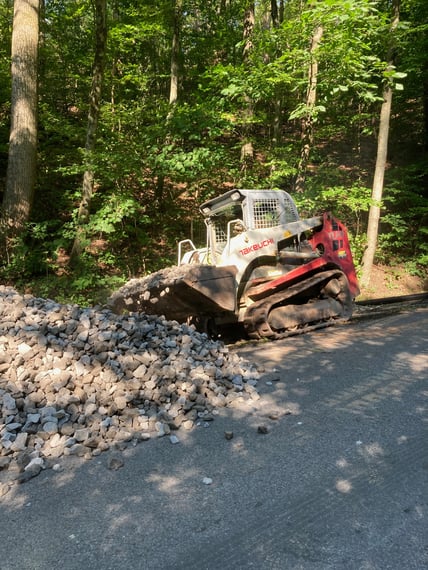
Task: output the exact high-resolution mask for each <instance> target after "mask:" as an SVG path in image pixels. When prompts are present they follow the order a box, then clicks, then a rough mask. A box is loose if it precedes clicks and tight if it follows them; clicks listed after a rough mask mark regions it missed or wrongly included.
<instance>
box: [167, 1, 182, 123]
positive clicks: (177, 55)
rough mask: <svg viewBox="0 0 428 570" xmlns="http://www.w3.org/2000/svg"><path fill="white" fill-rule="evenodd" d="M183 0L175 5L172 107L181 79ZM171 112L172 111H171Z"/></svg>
mask: <svg viewBox="0 0 428 570" xmlns="http://www.w3.org/2000/svg"><path fill="white" fill-rule="evenodd" d="M182 4H183V1H182V0H176V1H175V7H174V23H173V30H174V31H173V35H172V46H171V80H170V86H169V104H170V106H171V108H172V107H173V106H174V105H175V104H176V103H177V100H178V79H179V68H180V66H179V58H180V32H181V11H182V8H183V6H182ZM170 113H171V111H170Z"/></svg>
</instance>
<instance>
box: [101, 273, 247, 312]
mask: <svg viewBox="0 0 428 570" xmlns="http://www.w3.org/2000/svg"><path fill="white" fill-rule="evenodd" d="M236 273H237V268H236V267H235V266H234V265H231V266H227V267H215V266H211V265H182V266H179V267H169V268H167V269H163V270H161V271H157V272H156V273H153V274H151V275H148V276H147V277H143V278H141V279H132V280H131V281H129V282H128V283H126V285H124V286H123V287H122V288H121V289H119V290H118V291H117V292H116V293H114V294H113V295H112V296H111V297H110V300H109V303H108V304H109V306H110V308H111V309H112V310H113V311H114V312H116V313H123V312H125V311H131V312H141V313H146V314H149V315H159V316H160V315H163V316H165V317H166V318H167V319H169V320H176V321H179V322H184V321H185V320H186V319H187V318H188V317H191V316H195V315H197V316H215V315H218V314H222V313H225V312H229V313H233V312H234V311H235V306H236V281H235V276H236Z"/></svg>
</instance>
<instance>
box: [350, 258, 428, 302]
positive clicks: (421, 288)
mask: <svg viewBox="0 0 428 570" xmlns="http://www.w3.org/2000/svg"><path fill="white" fill-rule="evenodd" d="M426 291H428V275H426V276H425V278H424V277H417V276H416V275H410V274H409V273H407V272H406V269H405V267H403V266H401V265H399V266H391V267H389V266H388V267H387V266H384V265H375V266H373V269H372V275H371V281H370V286H369V287H368V288H366V289H363V290H362V291H361V295H360V296H359V297H358V300H364V299H377V298H383V297H395V296H399V295H414V294H416V293H423V292H426Z"/></svg>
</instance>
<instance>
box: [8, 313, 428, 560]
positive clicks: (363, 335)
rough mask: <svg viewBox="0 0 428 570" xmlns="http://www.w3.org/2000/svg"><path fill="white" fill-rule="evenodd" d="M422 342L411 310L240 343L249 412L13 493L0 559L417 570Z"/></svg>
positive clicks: (424, 444)
mask: <svg viewBox="0 0 428 570" xmlns="http://www.w3.org/2000/svg"><path fill="white" fill-rule="evenodd" d="M427 339H428V311H427V310H423V309H419V310H416V311H412V312H409V313H405V314H401V315H394V316H390V317H387V318H384V319H382V320H377V321H366V322H360V323H358V324H357V325H347V326H343V327H337V328H335V329H328V330H325V331H319V332H317V333H313V334H308V335H306V336H301V337H296V338H290V339H285V340H282V341H278V342H275V343H262V344H259V345H246V346H244V347H241V348H240V349H238V350H239V351H240V352H241V353H242V354H244V355H245V356H246V357H247V358H249V359H252V360H254V361H256V362H259V363H264V365H265V366H266V370H267V371H268V372H269V374H267V376H266V377H265V378H264V379H263V381H262V382H261V390H262V391H263V396H262V398H261V400H260V401H259V402H257V405H256V406H255V407H254V408H253V409H250V408H246V409H231V410H228V411H225V412H224V414H222V415H220V416H219V417H217V418H216V420H215V421H214V422H213V423H212V424H210V426H209V427H200V428H197V429H195V430H194V431H192V432H190V433H179V437H180V443H179V444H178V445H172V444H171V443H170V441H169V440H168V439H166V438H163V439H158V440H155V441H150V442H147V443H143V444H140V445H139V446H137V447H135V448H131V449H127V450H125V451H124V461H125V464H124V466H123V467H122V468H121V469H119V470H117V471H112V470H109V469H107V467H106V465H107V460H108V455H107V454H105V455H102V456H101V457H99V458H97V459H94V460H92V461H82V460H80V459H77V458H75V459H73V461H74V463H72V462H71V460H70V461H69V460H67V462H65V463H64V469H63V471H62V472H59V473H55V472H53V471H46V472H43V473H42V474H41V475H40V476H39V477H37V478H35V479H33V480H32V481H30V482H29V483H26V484H24V485H21V486H19V487H16V488H14V489H13V490H11V491H9V493H8V494H7V495H5V496H4V497H3V498H2V499H0V545H1V548H0V570H30V569H31V570H48V569H49V570H50V569H53V570H56V569H58V570H59V569H61V570H87V569H91V570H119V569H121V570H122V569H123V570H133V569H141V570H146V569H147V570H180V569H183V570H184V569H186V570H192V569H195V570H196V569H197V570H217V569H218V570H235V569H242V570H246V569H255V570H276V569H278V570H330V569H332V570H333V569H334V570H336V569H337V570H354V569H355V570H373V569H376V570H377V569H378V570H387V569H389V570H404V569H405V570H422V569H424V568H428V438H427V425H428V424H427V418H428V413H427V410H428V407H427V406H428V381H427V377H428V358H427ZM273 369H276V370H277V372H273V371H272V370H273ZM269 415H270V416H272V417H271V418H270V417H269ZM275 418H276V419H275ZM259 426H267V427H268V430H269V432H268V433H267V434H262V433H259V432H258V429H257V428H258V427H259ZM225 430H231V431H233V433H234V437H233V439H231V440H226V439H225V438H224V431H225ZM204 477H209V478H211V479H212V484H211V485H205V484H204V483H202V480H203V478H204Z"/></svg>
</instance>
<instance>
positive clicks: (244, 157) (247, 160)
mask: <svg viewBox="0 0 428 570" xmlns="http://www.w3.org/2000/svg"><path fill="white" fill-rule="evenodd" d="M254 25H255V6H254V2H252V1H251V0H250V1H249V2H247V8H246V10H245V14H244V32H243V39H244V49H243V51H242V59H243V61H244V64H246V63H247V62H248V58H249V56H250V52H251V50H252V49H253V32H254ZM244 99H245V109H244V111H243V135H242V138H243V141H242V145H241V165H242V170H246V168H247V167H248V166H249V164H251V163H252V161H253V159H254V147H253V142H252V140H251V138H250V137H251V123H252V119H253V116H254V110H253V102H252V100H251V97H249V96H248V95H245V97H244Z"/></svg>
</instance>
